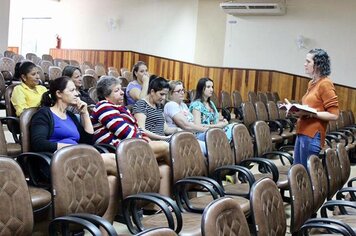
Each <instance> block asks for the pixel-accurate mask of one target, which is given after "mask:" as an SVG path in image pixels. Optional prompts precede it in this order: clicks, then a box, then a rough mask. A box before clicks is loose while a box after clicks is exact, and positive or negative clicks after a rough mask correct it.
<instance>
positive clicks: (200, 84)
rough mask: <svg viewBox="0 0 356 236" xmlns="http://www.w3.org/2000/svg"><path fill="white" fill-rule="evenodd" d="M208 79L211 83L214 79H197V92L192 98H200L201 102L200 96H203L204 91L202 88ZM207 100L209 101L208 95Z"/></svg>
mask: <svg viewBox="0 0 356 236" xmlns="http://www.w3.org/2000/svg"><path fill="white" fill-rule="evenodd" d="M208 81H211V82H212V83H213V84H214V81H213V80H212V79H210V78H208V77H206V78H201V79H200V80H199V81H198V84H197V88H196V90H197V93H196V95H195V98H194V100H200V101H202V102H203V100H202V98H203V93H204V89H205V87H206V82H208ZM208 102H209V103H210V97H209V98H208Z"/></svg>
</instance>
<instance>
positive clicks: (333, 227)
mask: <svg viewBox="0 0 356 236" xmlns="http://www.w3.org/2000/svg"><path fill="white" fill-rule="evenodd" d="M313 228H319V229H326V230H328V231H331V232H334V233H340V234H342V235H349V236H351V235H353V236H354V235H355V232H354V231H353V229H352V228H351V227H350V226H349V225H348V224H345V223H344V222H342V221H340V220H336V219H328V218H314V219H309V220H307V221H306V222H305V223H304V225H303V226H302V227H301V229H300V235H305V233H306V231H307V230H308V229H313Z"/></svg>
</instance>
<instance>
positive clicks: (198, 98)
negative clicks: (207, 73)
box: [189, 78, 234, 141]
mask: <svg viewBox="0 0 356 236" xmlns="http://www.w3.org/2000/svg"><path fill="white" fill-rule="evenodd" d="M213 92H214V83H213V81H212V80H211V79H209V78H201V79H200V80H199V81H198V84H197V88H196V95H195V98H194V101H193V102H192V103H191V104H190V106H189V110H190V111H191V112H192V114H193V117H194V123H195V124H196V125H203V126H204V127H207V128H212V127H217V128H223V129H224V131H225V133H226V136H227V138H228V139H229V141H231V140H232V126H233V125H234V124H229V122H228V121H227V120H226V119H224V118H223V117H220V114H219V112H218V110H217V109H216V106H215V104H214V103H213V102H212V101H211V100H210V98H211V96H212V95H213ZM198 136H199V137H198V138H199V139H200V140H205V138H204V133H200V134H199V135H198Z"/></svg>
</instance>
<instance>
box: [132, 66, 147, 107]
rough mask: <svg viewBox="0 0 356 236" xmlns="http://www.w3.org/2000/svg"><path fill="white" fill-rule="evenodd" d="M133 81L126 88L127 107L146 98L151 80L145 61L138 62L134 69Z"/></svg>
mask: <svg viewBox="0 0 356 236" xmlns="http://www.w3.org/2000/svg"><path fill="white" fill-rule="evenodd" d="M132 77H133V79H134V80H133V81H131V82H130V83H129V84H128V85H127V88H126V98H127V105H133V104H135V103H136V101H138V100H140V99H142V98H144V97H146V95H147V91H148V84H149V82H150V78H149V75H148V72H147V66H146V64H145V63H144V62H143V61H138V62H137V63H136V64H135V65H134V66H133V68H132Z"/></svg>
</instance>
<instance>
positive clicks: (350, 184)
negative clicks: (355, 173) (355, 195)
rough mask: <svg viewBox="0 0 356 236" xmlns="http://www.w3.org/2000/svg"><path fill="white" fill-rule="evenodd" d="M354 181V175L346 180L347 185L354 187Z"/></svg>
mask: <svg viewBox="0 0 356 236" xmlns="http://www.w3.org/2000/svg"><path fill="white" fill-rule="evenodd" d="M355 181H356V177H353V178H351V179H349V181H348V182H347V186H348V187H354V186H352V183H353V182H355Z"/></svg>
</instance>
